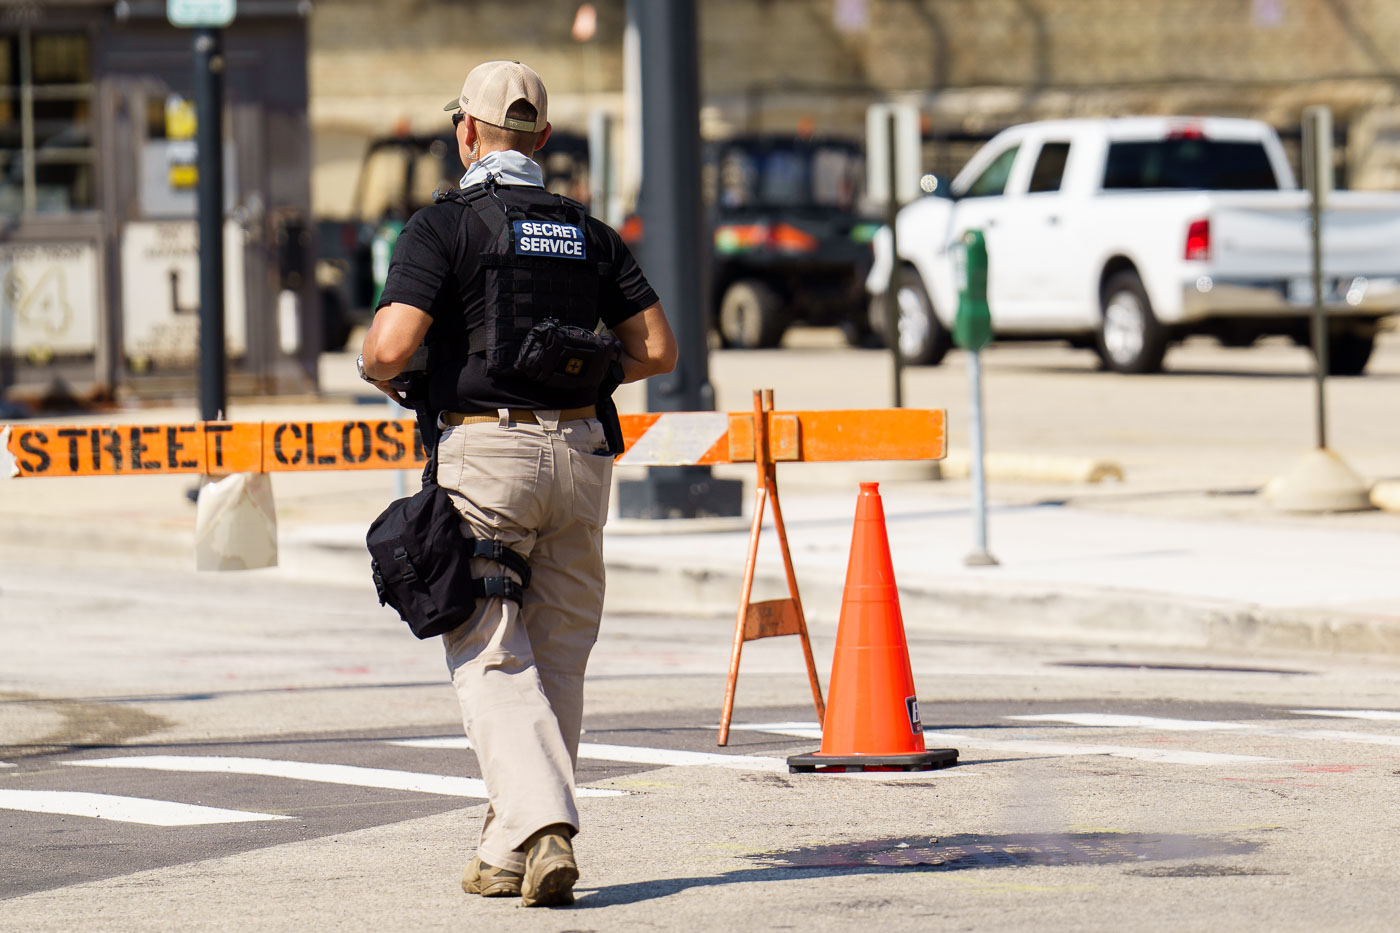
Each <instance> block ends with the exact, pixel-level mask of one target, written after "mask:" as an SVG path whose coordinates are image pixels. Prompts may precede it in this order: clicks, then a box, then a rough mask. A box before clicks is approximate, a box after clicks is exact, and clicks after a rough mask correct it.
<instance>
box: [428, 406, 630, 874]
mask: <svg viewBox="0 0 1400 933" xmlns="http://www.w3.org/2000/svg"><path fill="white" fill-rule="evenodd" d="M535 414H536V416H537V417H538V419H539V422H540V423H539V424H525V423H520V422H512V421H510V420H509V415H508V413H505V412H503V413H502V416H501V419H500V421H499V422H489V423H476V424H465V425H460V426H457V427H449V428H447V429H446V431H445V432H444V433H443V435H442V438H441V440H440V441H439V447H438V468H437V475H438V484H439V485H440V486H442V488H443V489H446V490H447V491H448V492H450V493H451V494H452V500H453V502H454V503H455V504H456V506H457V509H458V511H459V512H461V514H462V518H463V520H464V521H465V523H466V525H467V528H468V530H469V531H470V533H471V534H472V535H473V536H475V537H478V538H490V539H494V540H497V541H500V542H502V543H504V544H505V545H506V546H507V547H510V548H512V549H514V550H515V551H517V552H518V553H519V554H521V556H523V557H526V558H528V560H529V563H530V572H531V580H530V586H529V587H528V588H527V589H526V590H525V597H524V601H523V603H522V604H521V605H520V606H516V604H515V603H514V602H511V601H509V600H501V599H484V600H481V601H479V602H478V604H477V607H476V611H475V612H474V613H473V614H472V617H471V618H470V619H468V620H467V621H466V622H464V623H463V624H462V625H461V626H459V627H458V628H456V629H454V630H453V631H451V632H449V633H448V634H446V635H444V636H443V644H444V646H445V647H446V650H447V665H448V668H449V669H450V670H451V671H452V684H453V686H454V687H455V688H456V690H457V699H458V701H459V702H460V704H461V706H462V720H463V723H464V725H465V727H466V733H467V737H468V738H469V739H470V740H471V743H472V746H473V748H475V750H476V755H477V759H478V760H479V761H480V763H481V771H482V776H483V777H484V779H485V781H486V788H487V792H488V794H489V795H490V803H489V805H488V806H487V809H486V818H485V821H484V822H483V823H482V827H481V841H480V843H479V845H478V847H477V855H478V856H479V857H480V858H481V859H482V860H483V861H485V862H487V863H488V864H491V865H495V866H497V867H499V868H506V869H510V870H512V871H524V868H525V856H524V853H523V852H521V851H519V849H520V847H521V846H522V845H523V844H524V842H525V840H526V838H527V837H529V836H530V834H531V833H533V832H535V831H536V830H538V829H541V828H542V827H545V826H548V825H550V824H552V823H568V824H569V825H570V826H572V827H574V829H575V830H577V829H578V809H577V807H576V805H575V803H574V764H575V761H576V758H577V755H578V739H579V730H580V727H581V724H582V719H583V672H584V667H585V666H586V665H587V663H588V655H589V652H590V651H591V650H592V648H593V643H594V641H595V640H596V639H597V636H598V622H599V618H600V617H601V615H602V611H603V547H602V544H603V523H604V521H606V519H607V513H608V494H609V490H610V485H611V480H612V457H611V456H610V455H608V454H606V453H602V454H599V453H596V451H604V450H606V447H607V443H606V441H605V440H604V438H603V428H602V425H600V424H599V423H598V421H597V420H595V419H587V420H580V421H566V422H563V423H560V422H559V421H558V420H557V417H558V414H559V413H558V412H557V411H539V412H536V413H535ZM472 572H473V574H477V575H480V576H497V575H500V574H501V573H502V572H505V571H504V568H503V567H502V566H501V565H499V564H496V563H494V562H492V561H489V560H485V559H482V558H477V559H474V560H473V561H472Z"/></svg>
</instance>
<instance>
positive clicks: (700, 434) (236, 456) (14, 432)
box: [0, 409, 946, 479]
mask: <svg viewBox="0 0 1400 933" xmlns="http://www.w3.org/2000/svg"><path fill="white" fill-rule="evenodd" d="M766 416H767V420H768V423H767V432H768V444H769V448H770V454H771V457H772V459H773V460H774V461H775V462H778V463H785V462H796V461H806V462H830V461H838V460H931V459H939V458H941V457H943V456H944V454H945V452H946V451H945V437H944V422H943V412H941V411H938V410H931V409H874V410H868V411H861V410H852V411H792V412H780V411H770V412H766ZM754 417H755V415H754V414H753V413H751V412H714V411H699V412H664V413H655V412H653V413H651V414H645V415H623V416H622V418H621V420H622V433H623V438H624V440H625V441H626V450H625V452H624V453H623V454H622V455H621V456H619V457H618V459H617V462H618V465H619V466H691V465H715V464H725V463H753V462H754V461H755V449H754ZM425 462H426V456H425V454H424V451H423V443H422V438H421V437H419V435H418V430H417V425H416V423H415V422H414V421H412V420H410V419H401V420H400V419H392V420H383V419H379V420H350V421H305V420H285V421H209V422H191V423H185V424H121V425H116V424H30V423H23V424H12V425H3V426H0V479H4V478H11V477H15V478H18V477H59V476H121V475H133V476H146V475H151V474H155V473H210V474H221V473H284V472H297V471H303V470H405V469H413V468H416V467H421V466H422V465H423V464H424V463H425Z"/></svg>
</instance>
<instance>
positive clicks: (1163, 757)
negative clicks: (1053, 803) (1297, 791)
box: [733, 722, 1290, 765]
mask: <svg viewBox="0 0 1400 933" xmlns="http://www.w3.org/2000/svg"><path fill="white" fill-rule="evenodd" d="M733 728H735V729H742V730H744V731H747V732H771V733H775V734H777V735H793V736H797V737H799V738H804V739H819V738H821V729H820V727H818V726H817V724H816V723H814V722H810V723H754V724H748V723H744V724H740V723H735V724H734V726H733ZM924 741H925V743H932V744H933V745H934V746H935V747H937V746H942V745H957V746H966V747H967V748H980V749H985V750H987V751H999V752H1016V753H1017V754H1027V755H1108V756H1111V757H1113V758H1133V759H1136V760H1139V761H1156V762H1160V763H1162V764H1176V765H1242V764H1278V763H1279V762H1283V761H1288V760H1290V759H1285V758H1264V757H1261V756H1259V755H1226V754H1221V753H1219V752H1191V751H1181V750H1178V749H1165V748H1136V747H1133V746H1128V745H1090V744H1087V743H1077V742H1045V741H1041V740H1038V739H994V738H986V737H983V736H980V735H963V734H962V733H952V732H929V731H927V730H925V731H924Z"/></svg>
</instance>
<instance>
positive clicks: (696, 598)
mask: <svg viewBox="0 0 1400 933" xmlns="http://www.w3.org/2000/svg"><path fill="white" fill-rule="evenodd" d="M187 525H188V523H182V524H180V525H175V524H171V525H169V526H165V525H156V524H148V525H121V524H114V523H105V524H101V525H94V524H93V523H91V522H85V521H84V522H80V521H77V520H70V521H63V520H57V521H41V520H40V519H38V518H32V517H6V518H4V519H0V540H7V541H10V542H23V543H24V546H25V547H31V548H42V549H46V550H61V551H63V552H66V553H73V554H75V555H78V554H82V553H84V552H88V553H92V552H98V551H116V552H121V553H127V554H140V555H142V557H143V559H147V560H152V561H154V562H158V563H161V564H162V565H165V566H179V565H183V566H184V567H187V568H191V569H192V568H193V566H194V562H193V553H194V551H193V548H194V544H193V530H192V529H191V528H189V527H187ZM346 527H347V528H348V527H349V526H346ZM341 532H344V529H339V528H330V530H329V531H328V530H327V526H308V527H304V528H299V527H296V526H293V527H291V528H286V527H284V528H283V529H282V532H281V534H280V536H279V562H278V566H277V568H275V569H272V570H268V571H260V572H262V573H271V574H275V575H276V576H278V577H282V578H286V579H294V580H297V581H299V582H303V583H308V584H313V585H315V584H320V585H336V586H352V587H361V588H363V589H365V590H366V591H367V598H371V599H372V598H373V595H372V590H371V584H370V580H369V566H368V565H369V559H368V555H367V553H366V552H365V550H364V548H363V546H362V545H361V544H360V542H359V540H358V537H359V536H358V531H357V533H356V534H354V535H351V534H349V533H348V532H344V533H341ZM742 569H743V568H742V566H741V565H740V564H739V563H738V562H736V564H735V566H734V567H733V568H732V569H731V568H727V567H726V568H714V567H705V566H700V565H691V566H682V567H677V566H667V565H661V564H648V563H643V562H639V561H637V560H636V559H635V557H630V558H614V559H612V560H609V561H608V564H607V572H608V584H607V586H608V592H607V608H608V611H609V612H617V613H635V614H655V615H668V616H676V615H680V616H692V617H696V618H711V619H713V618H724V617H732V616H733V614H734V612H735V609H736V608H737V605H738V598H739V588H740V585H741V582H742V579H741V572H742ZM844 583H845V581H844V579H843V577H840V576H835V575H832V574H829V573H815V574H814V573H804V572H803V570H802V569H801V568H799V569H798V585H799V588H800V592H801V594H802V602H803V607H804V609H805V611H806V615H807V617H808V619H809V620H810V621H811V623H812V625H813V629H814V631H815V633H816V634H817V636H818V637H823V636H826V637H834V634H835V627H836V622H837V620H838V619H839V617H840V611H841V599H842V590H843V588H844ZM786 595H787V584H786V582H785V580H784V579H783V578H782V577H781V576H778V575H777V574H776V573H772V572H767V573H765V572H763V571H760V572H759V575H758V576H756V577H755V580H754V597H755V598H756V599H768V598H773V597H778V596H786ZM900 605H901V610H902V614H903V617H904V622H905V627H906V629H907V630H908V632H909V634H910V636H911V637H918V636H937V635H957V636H967V637H986V636H988V635H992V636H994V637H998V638H1016V637H1027V638H1037V639H1047V638H1048V639H1054V640H1063V641H1069V642H1082V643H1086V644H1087V643H1093V644H1103V643H1105V642H1109V643H1113V644H1128V645H1141V646H1144V647H1146V646H1157V647H1173V648H1187V649H1198V650H1209V649H1268V650H1280V651H1292V652H1309V653H1321V654H1368V655H1386V656H1396V657H1400V618H1396V617H1392V616H1382V615H1368V614H1363V613H1344V612H1335V611H1327V610H1308V609H1297V608H1273V607H1267V606H1261V605H1255V604H1248V603H1242V602H1229V601H1220V600H1206V599H1199V598H1190V597H1177V596H1170V595H1165V594H1161V593H1156V592H1145V591H1137V590H1128V589H1111V588H1101V587H1086V586H1065V585H1049V584H1045V585H1041V584H1028V583H1023V582H1015V583H1008V582H1005V581H997V582H992V581H988V582H986V583H981V582H975V581H969V580H967V579H965V578H931V579H925V580H921V581H920V583H919V585H917V586H910V585H908V584H907V583H906V584H904V585H901V587H900Z"/></svg>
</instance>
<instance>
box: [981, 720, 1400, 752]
mask: <svg viewBox="0 0 1400 933" xmlns="http://www.w3.org/2000/svg"><path fill="white" fill-rule="evenodd" d="M1003 718H1005V719H1016V720H1020V721H1022V722H1066V723H1070V724H1071V725H1075V726H1097V727H1104V728H1122V729H1157V730H1160V731H1163V732H1236V733H1239V732H1244V733H1248V734H1249V735H1267V736H1269V737H1271V738H1283V739H1314V740H1317V741H1324V742H1351V743H1353V744H1356V745H1400V735H1380V734H1378V733H1375V732H1345V731H1343V730H1341V729H1296V728H1292V727H1289V728H1283V729H1279V728H1276V727H1274V726H1260V725H1255V724H1254V723H1249V722H1212V721H1210V720H1204V719H1163V718H1158V717H1155V716H1120V715H1115V714H1112V713H1040V714H1036V715H1033V716H1006V717H1003Z"/></svg>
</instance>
